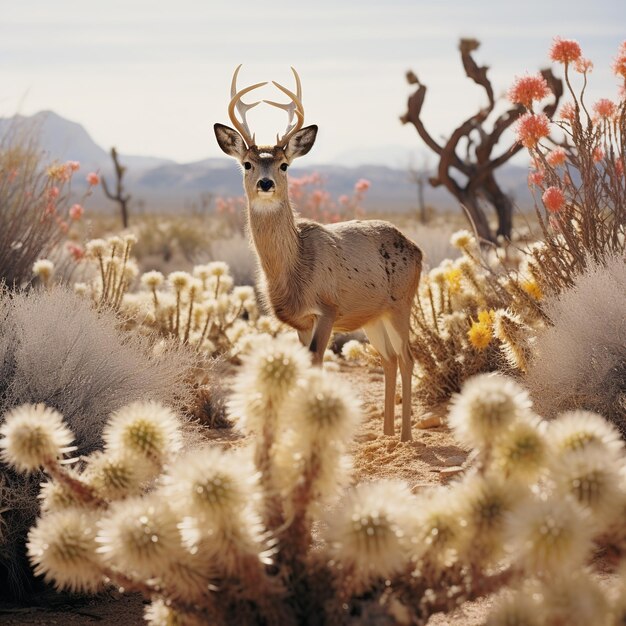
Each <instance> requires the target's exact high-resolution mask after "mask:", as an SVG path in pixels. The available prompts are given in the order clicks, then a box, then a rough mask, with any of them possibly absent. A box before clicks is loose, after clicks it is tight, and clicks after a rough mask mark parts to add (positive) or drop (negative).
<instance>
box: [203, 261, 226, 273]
mask: <svg viewBox="0 0 626 626" xmlns="http://www.w3.org/2000/svg"><path fill="white" fill-rule="evenodd" d="M206 271H207V273H208V274H209V276H220V277H221V276H225V275H227V274H228V273H229V271H230V270H229V267H228V263H224V262H223V261H213V262H211V263H209V264H208V265H206Z"/></svg>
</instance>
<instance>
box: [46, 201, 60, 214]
mask: <svg viewBox="0 0 626 626" xmlns="http://www.w3.org/2000/svg"><path fill="white" fill-rule="evenodd" d="M56 210H57V207H56V205H55V204H54V202H48V203H47V204H46V207H45V209H44V211H43V214H44V215H53V214H54V213H56Z"/></svg>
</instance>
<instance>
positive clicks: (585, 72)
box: [510, 38, 626, 293]
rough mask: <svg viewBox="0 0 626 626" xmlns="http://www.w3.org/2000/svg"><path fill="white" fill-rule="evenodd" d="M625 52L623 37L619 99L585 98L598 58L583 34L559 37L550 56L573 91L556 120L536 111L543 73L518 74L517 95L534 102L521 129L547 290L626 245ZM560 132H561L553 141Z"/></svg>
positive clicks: (532, 262) (540, 278) (532, 264)
mask: <svg viewBox="0 0 626 626" xmlns="http://www.w3.org/2000/svg"><path fill="white" fill-rule="evenodd" d="M564 51H566V52H564ZM625 54H626V48H625V44H624V43H623V44H622V45H621V47H620V49H619V51H618V57H617V59H616V62H615V64H614V66H613V69H614V72H615V74H616V76H617V77H618V79H620V80H621V82H622V91H621V96H620V98H619V100H618V101H616V102H613V101H611V100H609V99H607V98H602V99H600V100H598V101H597V102H595V103H594V104H593V105H592V106H589V105H587V104H586V103H585V100H584V91H585V88H586V86H587V81H588V79H589V74H590V72H591V70H592V68H593V63H591V61H590V60H588V59H586V58H584V57H583V54H582V50H581V47H580V45H579V44H578V43H577V42H576V41H574V40H561V39H559V38H556V39H555V41H554V44H553V46H552V49H551V50H550V59H551V60H552V61H553V62H554V63H558V64H560V65H562V66H563V72H564V75H565V84H566V85H567V91H568V93H569V96H570V98H571V99H570V100H569V101H568V102H566V103H565V104H564V105H563V106H562V107H561V110H560V119H557V120H556V121H555V120H553V121H549V120H547V118H545V116H542V115H541V114H536V113H534V111H533V105H534V101H536V100H537V96H536V94H535V93H534V92H533V91H532V87H533V85H534V84H535V83H536V82H537V80H538V79H537V78H535V83H533V81H532V80H531V79H532V77H524V78H519V79H517V81H516V83H515V84H514V85H513V87H512V89H511V92H510V94H511V95H510V97H511V98H513V100H514V101H515V102H517V103H519V104H520V105H522V106H525V107H526V108H527V110H528V112H527V113H526V114H525V115H524V116H523V117H522V118H520V122H519V124H518V127H517V135H518V139H519V141H520V142H522V143H523V144H524V146H526V147H527V148H528V151H529V153H530V156H531V158H532V160H533V169H532V170H531V172H530V174H529V184H530V185H531V188H533V189H534V190H535V191H536V200H537V201H536V204H535V207H536V213H537V217H538V220H539V223H540V226H541V230H542V233H543V241H542V243H541V245H538V246H537V247H535V249H534V250H533V251H532V255H531V257H530V259H529V262H528V269H529V270H530V272H531V275H532V276H533V278H534V279H535V281H536V282H537V285H538V286H539V288H540V289H541V290H542V291H544V292H546V293H547V292H552V293H559V292H560V291H561V290H563V289H565V288H568V287H571V286H572V285H573V283H574V281H575V278H576V276H577V275H578V274H580V273H581V272H582V271H584V269H585V268H586V267H587V264H588V263H589V262H590V261H591V262H595V263H598V262H601V261H602V260H603V259H604V258H605V257H607V256H612V255H616V254H617V255H621V256H622V257H623V256H624V254H625V253H626V237H625V235H626V232H625V230H624V229H625V224H626V179H625V178H624V158H625V156H626V155H625V154H624V138H625V137H626V101H625V100H624V86H623V85H624V80H625V74H626V72H625V70H624V63H623V60H624V55H625ZM620 59H621V60H622V61H621V63H620ZM578 85H580V86H578ZM553 133H556V134H557V135H559V137H558V139H557V140H554V141H551V140H550V135H551V134H553Z"/></svg>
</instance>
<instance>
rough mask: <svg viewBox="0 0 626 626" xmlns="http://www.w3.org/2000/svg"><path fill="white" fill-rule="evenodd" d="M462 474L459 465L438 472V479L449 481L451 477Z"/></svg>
mask: <svg viewBox="0 0 626 626" xmlns="http://www.w3.org/2000/svg"><path fill="white" fill-rule="evenodd" d="M462 472H463V468H462V467H461V466H460V465H455V466H454V467H445V468H443V469H442V470H440V471H439V478H440V479H441V480H449V479H450V478H452V477H453V476H457V475H458V474H461V473H462Z"/></svg>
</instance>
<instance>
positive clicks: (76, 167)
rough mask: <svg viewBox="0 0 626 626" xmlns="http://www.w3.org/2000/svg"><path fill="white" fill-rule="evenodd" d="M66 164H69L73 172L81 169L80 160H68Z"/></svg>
mask: <svg viewBox="0 0 626 626" xmlns="http://www.w3.org/2000/svg"><path fill="white" fill-rule="evenodd" d="M65 165H67V167H68V168H69V169H70V170H71V171H72V172H77V171H78V170H79V169H80V163H79V162H78V161H68V162H67V163H66V164H65Z"/></svg>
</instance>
